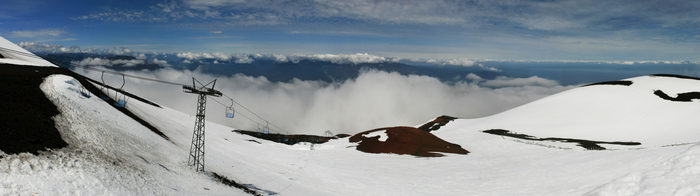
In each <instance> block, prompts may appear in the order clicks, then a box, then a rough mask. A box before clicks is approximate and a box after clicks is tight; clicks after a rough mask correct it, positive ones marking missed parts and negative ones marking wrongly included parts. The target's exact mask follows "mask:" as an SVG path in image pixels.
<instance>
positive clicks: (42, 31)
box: [10, 29, 68, 38]
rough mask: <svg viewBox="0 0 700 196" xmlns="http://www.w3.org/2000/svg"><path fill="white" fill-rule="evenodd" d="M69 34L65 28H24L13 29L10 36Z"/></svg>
mask: <svg viewBox="0 0 700 196" xmlns="http://www.w3.org/2000/svg"><path fill="white" fill-rule="evenodd" d="M66 34H68V32H67V31H66V30H63V29H39V30H24V31H12V32H10V37H26V38H41V37H59V36H63V35H66Z"/></svg>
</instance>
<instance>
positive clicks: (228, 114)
mask: <svg viewBox="0 0 700 196" xmlns="http://www.w3.org/2000/svg"><path fill="white" fill-rule="evenodd" d="M229 99H231V98H229ZM233 113H236V110H234V109H233V99H231V106H229V107H227V108H226V118H233Z"/></svg>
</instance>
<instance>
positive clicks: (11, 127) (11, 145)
mask: <svg viewBox="0 0 700 196" xmlns="http://www.w3.org/2000/svg"><path fill="white" fill-rule="evenodd" d="M0 69H2V71H0V103H1V104H0V111H2V112H0V135H2V136H1V137H0V150H2V151H3V152H5V153H7V154H16V153H21V152H29V153H33V154H37V152H38V151H41V150H45V149H47V148H50V149H56V148H63V147H65V146H67V145H68V144H67V143H66V142H65V141H63V139H62V138H61V135H60V133H59V132H58V130H57V129H56V125H55V123H54V121H53V119H52V117H54V116H56V115H58V114H60V112H59V111H58V109H57V108H56V106H55V105H54V104H53V102H51V101H50V100H49V99H48V98H46V95H45V94H44V92H43V91H41V89H40V88H39V86H40V85H41V83H42V82H44V78H46V77H47V76H49V75H53V74H63V75H68V76H71V77H74V78H76V79H77V80H78V81H79V82H80V83H81V84H82V85H83V86H84V87H85V88H86V89H87V90H89V91H90V93H92V94H99V93H100V91H99V89H98V88H97V87H95V86H94V85H92V83H90V82H88V81H87V80H86V78H83V77H82V76H80V75H78V74H75V73H73V72H71V71H70V70H68V69H64V68H58V67H35V66H20V65H10V64H0ZM127 95H129V96H133V97H132V98H134V99H142V98H135V97H136V96H135V95H131V94H127ZM94 99H98V98H97V97H94ZM107 102H108V103H109V104H110V105H112V106H113V107H115V108H116V109H117V110H119V111H121V112H122V113H124V114H125V115H127V116H129V117H131V118H132V119H134V120H135V121H137V122H138V123H140V124H142V125H143V126H145V127H146V128H149V129H150V130H151V131H153V132H154V133H156V134H158V135H160V136H161V137H163V138H165V139H168V137H167V136H166V135H164V134H163V133H162V132H161V131H160V130H158V129H157V128H155V127H154V126H152V125H150V124H149V123H148V122H146V121H144V120H143V119H141V118H139V117H137V116H136V115H134V114H133V113H131V112H130V111H129V110H127V109H125V108H122V107H117V106H114V100H111V99H110V100H107Z"/></svg>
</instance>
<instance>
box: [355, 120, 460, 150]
mask: <svg viewBox="0 0 700 196" xmlns="http://www.w3.org/2000/svg"><path fill="white" fill-rule="evenodd" d="M368 135H372V136H368ZM349 140H350V142H353V143H359V144H358V145H357V147H356V149H357V150H359V151H362V152H367V153H393V154H408V155H414V156H419V157H441V156H444V155H443V154H441V153H438V152H444V153H455V154H468V153H469V151H467V150H465V149H463V148H462V147H461V146H460V145H457V144H453V143H449V142H447V141H445V140H442V139H440V138H438V137H437V136H435V135H433V134H431V133H430V132H428V131H424V130H421V129H418V128H414V127H387V128H379V129H374V130H369V131H365V132H361V133H358V134H355V135H354V136H352V137H350V138H349Z"/></svg>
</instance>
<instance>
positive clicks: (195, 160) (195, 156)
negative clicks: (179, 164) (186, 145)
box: [182, 77, 222, 171]
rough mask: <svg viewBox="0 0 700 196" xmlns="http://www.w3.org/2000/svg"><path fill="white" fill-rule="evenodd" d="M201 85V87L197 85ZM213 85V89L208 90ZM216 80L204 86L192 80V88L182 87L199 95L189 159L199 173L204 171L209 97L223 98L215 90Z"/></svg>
mask: <svg viewBox="0 0 700 196" xmlns="http://www.w3.org/2000/svg"><path fill="white" fill-rule="evenodd" d="M195 82H196V83H199V85H200V86H199V87H197V85H196V84H195ZM209 84H211V88H207V86H209ZM215 85H216V80H214V81H211V82H209V83H207V84H202V83H200V82H199V81H197V79H194V77H193V78H192V86H182V91H183V92H186V93H192V94H199V99H198V101H197V118H196V119H195V121H194V133H193V134H192V145H191V146H190V156H189V158H188V159H187V164H188V165H189V166H192V167H195V169H196V170H197V171H204V124H205V119H204V114H205V112H206V109H207V95H209V96H215V97H221V95H222V94H221V92H220V91H217V90H214V86H215Z"/></svg>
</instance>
